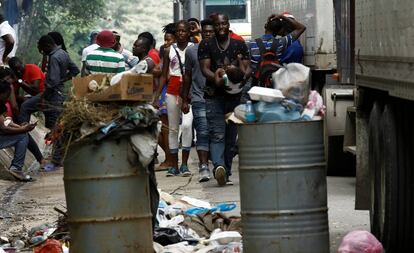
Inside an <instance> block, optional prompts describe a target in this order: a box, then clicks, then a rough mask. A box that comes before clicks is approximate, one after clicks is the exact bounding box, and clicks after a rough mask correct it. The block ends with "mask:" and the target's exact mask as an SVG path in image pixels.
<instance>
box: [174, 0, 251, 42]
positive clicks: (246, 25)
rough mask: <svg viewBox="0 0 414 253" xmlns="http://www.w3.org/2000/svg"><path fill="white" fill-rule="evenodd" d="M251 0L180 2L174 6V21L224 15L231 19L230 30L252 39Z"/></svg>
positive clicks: (182, 0)
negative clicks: (217, 14)
mask: <svg viewBox="0 0 414 253" xmlns="http://www.w3.org/2000/svg"><path fill="white" fill-rule="evenodd" d="M250 7H251V4H250V0H180V1H177V2H176V3H175V4H174V20H175V21H178V20H180V19H189V18H197V19H199V20H203V19H205V18H208V17H209V15H210V14H212V13H224V14H226V15H227V16H228V17H229V19H230V29H231V30H232V31H233V32H235V33H237V34H238V35H240V36H242V37H243V38H244V39H245V40H249V39H250V38H251V9H250Z"/></svg>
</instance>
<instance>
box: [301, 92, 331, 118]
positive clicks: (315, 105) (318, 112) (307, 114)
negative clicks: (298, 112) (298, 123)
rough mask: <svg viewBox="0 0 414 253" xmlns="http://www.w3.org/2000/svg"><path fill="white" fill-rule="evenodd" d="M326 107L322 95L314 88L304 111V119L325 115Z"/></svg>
mask: <svg viewBox="0 0 414 253" xmlns="http://www.w3.org/2000/svg"><path fill="white" fill-rule="evenodd" d="M325 111H326V107H325V106H324V105H323V99H322V96H321V95H320V94H319V93H318V92H317V91H316V90H313V91H311V92H310V94H309V99H308V103H307V104H306V107H305V110H304V111H303V112H302V119H303V120H314V119H321V118H322V117H323V116H325Z"/></svg>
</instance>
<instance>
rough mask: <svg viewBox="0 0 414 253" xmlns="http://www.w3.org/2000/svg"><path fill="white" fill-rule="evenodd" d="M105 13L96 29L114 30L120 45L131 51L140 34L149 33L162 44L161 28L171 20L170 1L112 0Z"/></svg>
mask: <svg viewBox="0 0 414 253" xmlns="http://www.w3.org/2000/svg"><path fill="white" fill-rule="evenodd" d="M106 9H107V12H106V15H105V16H104V18H102V19H101V20H100V21H99V23H98V27H100V28H102V29H109V30H115V31H117V32H118V33H119V34H120V35H121V43H122V45H123V46H124V47H125V48H126V49H128V50H132V44H133V43H134V41H135V40H136V39H137V37H138V34H140V33H142V32H151V33H152V34H153V35H154V36H155V38H156V40H157V43H158V46H159V45H161V44H162V43H163V34H162V27H163V26H164V25H166V24H168V23H170V22H172V20H173V1H172V0H156V1H144V0H113V1H108V2H107V7H106Z"/></svg>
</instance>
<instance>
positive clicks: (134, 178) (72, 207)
mask: <svg viewBox="0 0 414 253" xmlns="http://www.w3.org/2000/svg"><path fill="white" fill-rule="evenodd" d="M134 155H135V154H134V153H133V151H132V147H131V145H130V141H129V137H121V139H118V140H114V139H108V140H104V141H103V142H102V143H100V144H99V145H95V144H93V143H86V142H84V143H79V144H74V145H71V146H70V147H69V150H68V154H67V156H66V158H65V164H64V165H65V169H64V182H65V194H66V203H67V211H68V223H69V230H70V236H71V245H70V252H75V253H91V252H105V253H136V252H142V253H147V252H148V253H153V252H154V251H153V240H152V220H151V219H152V215H151V209H150V195H149V179H148V174H147V172H146V169H145V168H142V166H139V165H138V164H139V163H136V162H134V159H136V157H134Z"/></svg>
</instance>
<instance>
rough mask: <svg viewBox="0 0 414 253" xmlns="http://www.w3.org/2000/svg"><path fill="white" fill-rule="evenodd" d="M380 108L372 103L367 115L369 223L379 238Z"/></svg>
mask: <svg viewBox="0 0 414 253" xmlns="http://www.w3.org/2000/svg"><path fill="white" fill-rule="evenodd" d="M381 114H382V108H381V106H380V105H379V103H374V106H373V107H372V110H371V113H370V117H369V135H368V136H369V138H368V141H369V144H368V145H369V147H368V168H369V175H370V181H371V206H370V210H369V211H370V212H369V214H370V223H371V232H372V233H373V234H374V235H375V236H376V237H377V238H379V239H380V238H381V229H380V217H379V214H380V208H381V197H380V196H381V188H380V186H381V184H380V181H381V170H379V169H378V168H380V166H381V162H380V161H381V156H382V152H381V151H382V149H381V145H380V143H381V142H382V140H381V138H380V134H381V131H380V128H379V126H380V125H381Z"/></svg>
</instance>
